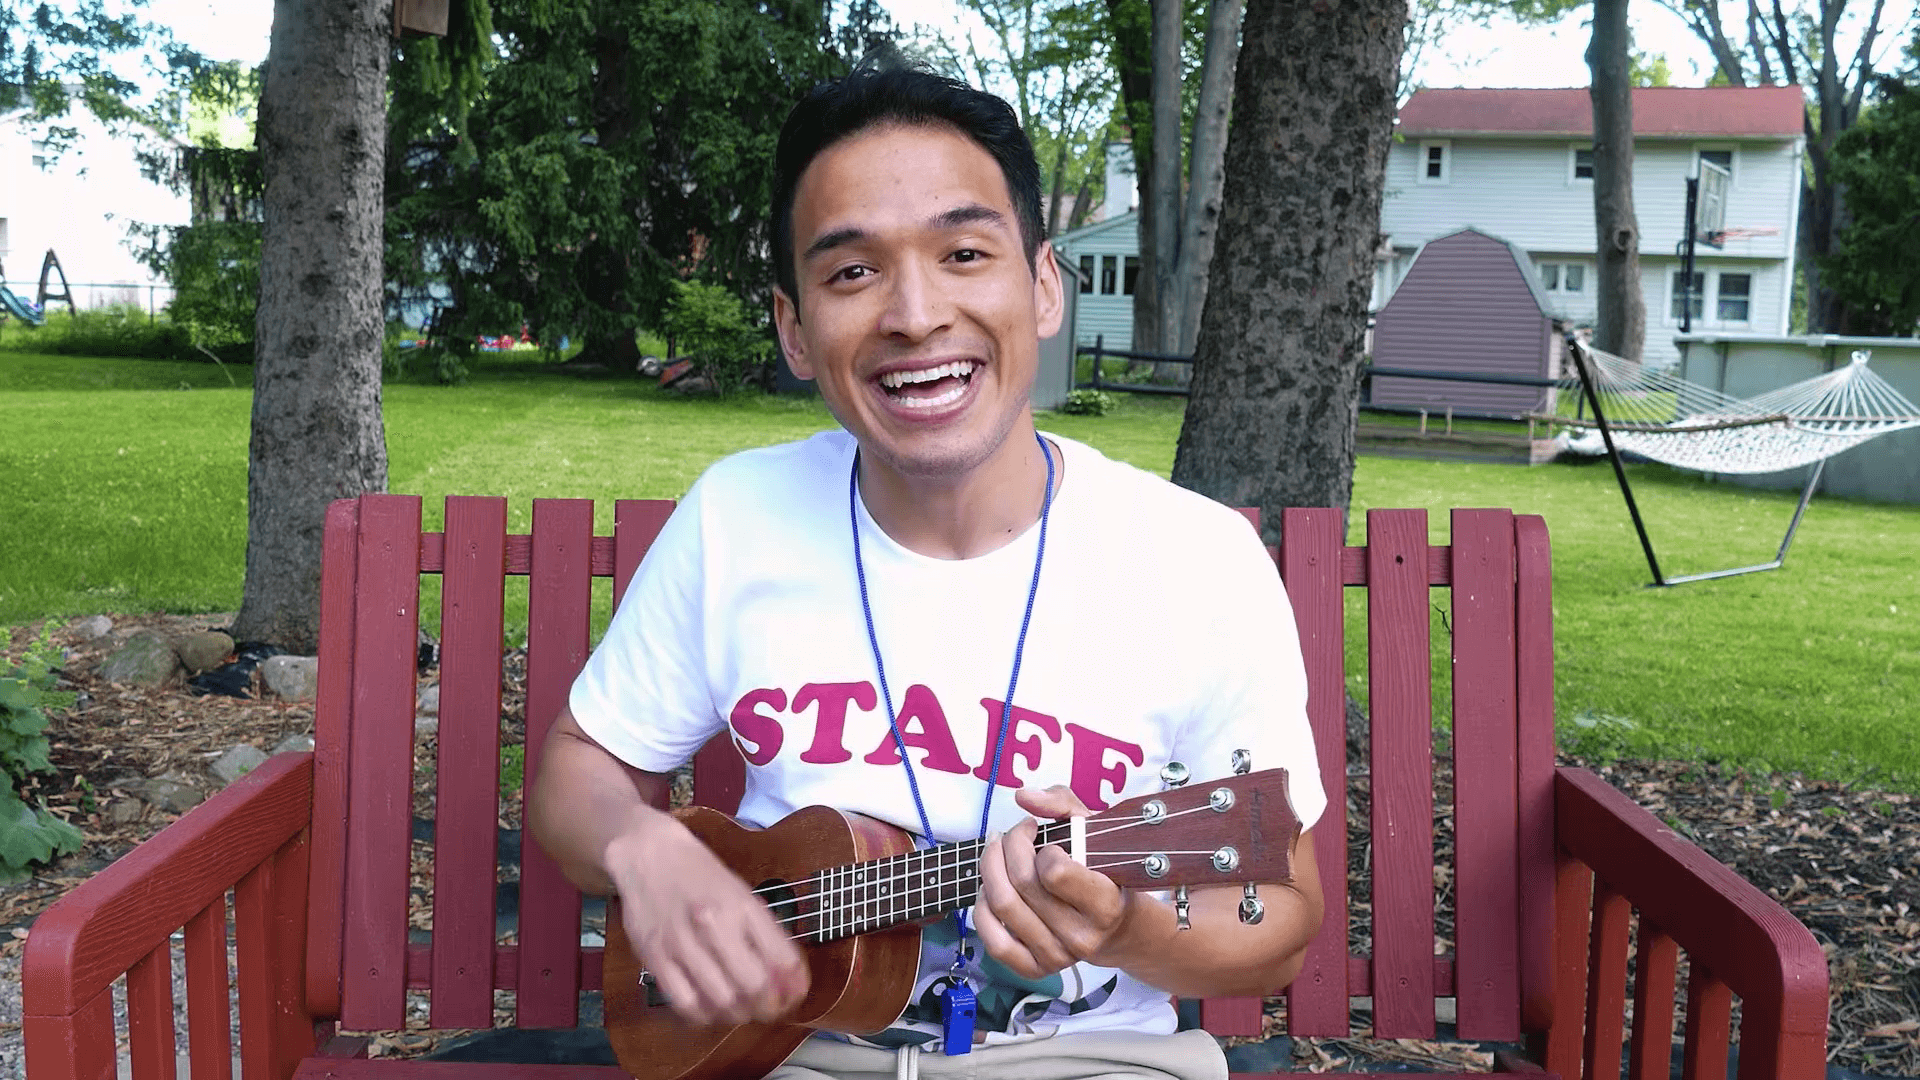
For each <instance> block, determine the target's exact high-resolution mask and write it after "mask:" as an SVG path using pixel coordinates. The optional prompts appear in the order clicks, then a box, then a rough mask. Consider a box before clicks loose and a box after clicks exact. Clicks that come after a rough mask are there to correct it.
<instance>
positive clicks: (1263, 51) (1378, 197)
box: [1173, 0, 1407, 538]
mask: <svg viewBox="0 0 1920 1080" xmlns="http://www.w3.org/2000/svg"><path fill="white" fill-rule="evenodd" d="M1406 20H1407V5H1406V0H1352V2H1345V3H1337V4H1333V3H1320V2H1317V0H1258V2H1256V3H1253V4H1251V5H1249V6H1248V8H1247V14H1246V25H1245V27H1244V28H1243V33H1242V41H1243V44H1242V52H1241V56H1240V59H1241V60H1242V61H1243V63H1241V64H1239V65H1238V70H1237V71H1236V73H1235V76H1234V93H1233V102H1234V105H1233V123H1232V125H1231V127H1230V129H1229V132H1228V135H1227V148H1226V189H1225V192H1224V194H1223V195H1222V198H1221V209H1220V230H1219V234H1220V240H1219V244H1218V246H1217V247H1216V248H1215V250H1214V255H1213V264H1212V266H1211V267H1210V268H1209V275H1208V276H1209V278H1210V279H1211V282H1212V284H1211V287H1210V290H1209V296H1208V300H1207V305H1206V308H1205V310H1204V312H1203V313H1202V315H1201V319H1200V335H1199V340H1198V342H1197V345H1196V348H1195V354H1194V358H1195V364H1194V372H1193V391H1192V397H1191V399H1190V400H1189V402H1188V404H1187V413H1186V420H1185V422H1184V423H1183V424H1182V425H1181V428H1180V445H1179V450H1178V452H1177V454H1176V456H1175V458H1174V464H1173V479H1174V481H1175V482H1176V483H1179V484H1181V485H1183V486H1185V487H1189V488H1192V489H1193V490H1195V491H1198V492H1201V493H1202V494H1205V495H1209V496H1212V497H1213V498H1215V499H1218V500H1219V501H1221V502H1224V503H1226V504H1227V505H1229V506H1258V507H1260V508H1261V509H1262V511H1263V514H1264V520H1265V522H1266V525H1265V528H1266V530H1267V533H1268V536H1269V538H1273V537H1275V536H1277V534H1278V532H1279V526H1280V511H1281V509H1282V508H1283V507H1288V506H1338V507H1345V506H1346V505H1347V503H1348V500H1349V498H1350V496H1351V494H1352V489H1353V453H1354V441H1353V440H1354V419H1355V414H1356V410H1357V407H1358V404H1359V396H1360V367H1361V365H1362V363H1364V361H1365V359H1366V356H1365V352H1364V345H1365V338H1366V328H1367V300H1368V297H1369V294H1370V293H1371V290H1372V287H1373V272H1374V256H1373V253H1374V249H1375V247H1377V246H1378V243H1379V236H1380V205H1381V201H1382V195H1383V191H1384V189H1385V183H1384V180H1385V171H1386V162H1387V147H1388V145H1389V144H1390V143H1391V142H1392V137H1393V115H1394V90H1395V88H1396V85H1397V83H1398V73H1399V64H1400V51H1401V48H1402V47H1403V38H1402V33H1401V30H1402V27H1404V26H1405V25H1406Z"/></svg>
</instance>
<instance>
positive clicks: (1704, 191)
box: [1693, 160, 1733, 248]
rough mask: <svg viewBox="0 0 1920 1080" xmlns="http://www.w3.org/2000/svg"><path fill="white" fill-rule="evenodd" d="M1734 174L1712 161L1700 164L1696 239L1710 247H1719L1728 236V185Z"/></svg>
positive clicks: (1694, 229)
mask: <svg viewBox="0 0 1920 1080" xmlns="http://www.w3.org/2000/svg"><path fill="white" fill-rule="evenodd" d="M1732 179H1733V174H1732V173H1730V172H1728V171H1727V170H1726V169H1724V168H1722V167H1721V166H1720V165H1718V164H1715V163H1714V162H1711V161H1705V160H1703V161H1701V162H1700V197H1699V202H1698V204H1697V206H1696V209H1695V210H1694V219H1693V235H1694V238H1695V239H1696V240H1697V241H1698V242H1700V243H1702V244H1706V245H1707V246H1708V247H1716V248H1717V247H1719V246H1721V244H1722V242H1723V241H1724V239H1725V238H1726V236H1727V234H1728V230H1727V184H1728V183H1729V182H1730V181H1731V180H1732Z"/></svg>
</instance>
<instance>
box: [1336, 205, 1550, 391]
mask: <svg viewBox="0 0 1920 1080" xmlns="http://www.w3.org/2000/svg"><path fill="white" fill-rule="evenodd" d="M1553 323H1554V311H1553V307H1552V304H1551V302H1550V301H1549V300H1548V299H1547V294H1546V292H1545V291H1544V290H1543V289H1542V288H1541V287H1540V281H1539V279H1538V278H1537V277H1536V276H1535V274H1534V270H1533V260H1532V259H1531V258H1530V257H1529V256H1528V255H1527V253H1526V251H1525V250H1524V249H1523V248H1521V247H1519V246H1518V245H1516V244H1510V243H1508V242H1507V241H1505V240H1502V239H1500V238H1499V237H1496V236H1490V235H1488V234H1487V233H1484V232H1481V231H1480V230H1478V229H1462V230H1460V231H1459V232H1455V233H1449V234H1447V235H1446V236H1441V237H1436V238H1435V239H1433V240H1430V241H1428V242H1427V243H1426V244H1425V245H1424V246H1423V247H1421V249H1420V253H1419V254H1418V255H1417V256H1415V258H1414V260H1413V265H1412V266H1411V267H1409V268H1408V269H1407V276H1406V277H1405V278H1404V279H1403V280H1402V281H1401V282H1400V287H1399V288H1398V289H1397V290H1395V291H1394V294H1393V298H1392V299H1391V300H1388V301H1387V304H1386V306H1385V307H1383V308H1381V309H1380V312H1379V314H1378V315H1376V316H1375V318H1374V327H1373V363H1374V366H1375V367H1383V368H1418V369H1423V370H1428V371H1436V372H1454V373H1460V374H1490V375H1524V376H1531V377H1534V378H1558V377H1559V375H1560V350H1561V348H1562V346H1561V344H1560V342H1559V339H1558V338H1557V336H1556V335H1555V334H1554V332H1553V331H1554V327H1553ZM1369 403H1370V404H1373V405H1377V406H1385V407H1389V408H1402V409H1415V408H1417V409H1428V410H1432V411H1435V412H1442V411H1445V410H1447V409H1452V410H1453V411H1454V412H1456V413H1459V414H1463V415H1473V414H1483V415H1491V416H1514V417H1518V416H1524V415H1525V414H1527V413H1534V412H1551V411H1552V410H1553V405H1554V391H1553V390H1552V388H1549V387H1531V386H1510V385H1504V384H1499V383H1475V382H1453V381H1442V380H1438V379H1413V378H1395V377H1393V376H1387V375H1376V376H1374V377H1373V380H1372V390H1371V395H1370V397H1369Z"/></svg>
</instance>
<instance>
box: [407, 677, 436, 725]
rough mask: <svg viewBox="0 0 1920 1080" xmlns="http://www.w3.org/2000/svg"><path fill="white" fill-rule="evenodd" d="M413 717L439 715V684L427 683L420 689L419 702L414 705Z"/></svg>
mask: <svg viewBox="0 0 1920 1080" xmlns="http://www.w3.org/2000/svg"><path fill="white" fill-rule="evenodd" d="M413 715H414V716H416V717H418V716H439V715H440V684H439V683H429V684H428V685H426V686H423V687H421V688H420V700H419V701H417V702H415V703H414V706H413Z"/></svg>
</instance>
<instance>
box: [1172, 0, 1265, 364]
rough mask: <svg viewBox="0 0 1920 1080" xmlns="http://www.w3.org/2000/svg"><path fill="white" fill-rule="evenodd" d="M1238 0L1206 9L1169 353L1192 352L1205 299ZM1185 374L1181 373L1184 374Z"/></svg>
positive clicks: (1236, 52) (1236, 50) (1236, 53)
mask: <svg viewBox="0 0 1920 1080" xmlns="http://www.w3.org/2000/svg"><path fill="white" fill-rule="evenodd" d="M1245 11H1246V6H1245V4H1244V2H1243V0H1212V3H1211V4H1210V6H1209V7H1208V9H1207V51H1206V56H1205V58H1204V60H1203V61H1202V62H1201V67H1200V102H1199V108H1198V110H1197V112H1196V113H1195V115H1194V120H1193V152H1192V153H1191V154H1190V155H1189V159H1188V165H1187V173H1188V180H1187V206H1186V211H1185V212H1184V213H1183V214H1181V217H1180V256H1179V258H1178V260H1176V262H1175V264H1174V269H1173V295H1172V296H1171V297H1170V298H1169V299H1168V303H1167V311H1168V312H1169V316H1168V318H1167V319H1166V321H1167V322H1168V323H1169V324H1170V327H1169V329H1168V330H1166V331H1164V332H1163V336H1164V337H1165V338H1166V339H1167V343H1168V344H1169V345H1171V346H1172V351H1173V352H1177V353H1181V354H1184V355H1187V356H1191V355H1193V347H1194V343H1195V342H1196V341H1197V340H1198V339H1199V337H1200V310H1201V309H1202V308H1203V307H1205V306H1206V302H1207V265H1208V264H1209V263H1211V262H1212V261H1213V246H1214V238H1215V237H1216V236H1217V235H1218V230H1219V225H1220V192H1221V188H1222V187H1223V185H1224V183H1225V181H1226V149H1227V117H1228V115H1229V114H1230V113H1231V112H1232V108H1233V72H1234V68H1235V67H1237V66H1238V64H1239V60H1240V21H1241V17H1242V15H1243V13H1244V12H1245ZM1183 374H1184V373H1183Z"/></svg>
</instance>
